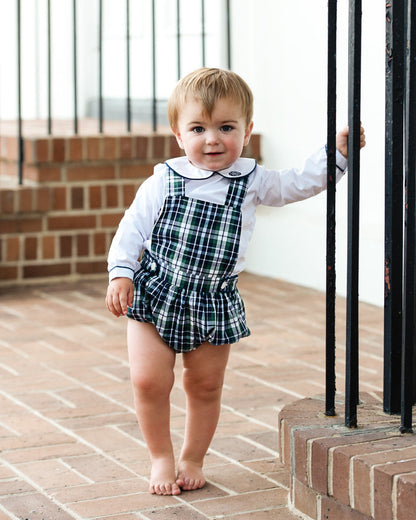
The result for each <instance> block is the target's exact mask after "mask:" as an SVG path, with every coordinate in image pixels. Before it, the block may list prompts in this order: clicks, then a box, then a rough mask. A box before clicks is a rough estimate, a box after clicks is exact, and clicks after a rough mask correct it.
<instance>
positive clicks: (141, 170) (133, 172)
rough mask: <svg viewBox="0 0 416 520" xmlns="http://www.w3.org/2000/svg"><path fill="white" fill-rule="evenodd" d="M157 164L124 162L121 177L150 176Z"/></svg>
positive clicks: (138, 177) (139, 177)
mask: <svg viewBox="0 0 416 520" xmlns="http://www.w3.org/2000/svg"><path fill="white" fill-rule="evenodd" d="M154 167H155V165H154V164H153V163H152V164H122V165H121V167H120V177H121V178H122V179H141V178H143V177H149V176H150V175H152V173H153V168H154Z"/></svg>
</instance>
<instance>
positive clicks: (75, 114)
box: [72, 0, 78, 135]
mask: <svg viewBox="0 0 416 520" xmlns="http://www.w3.org/2000/svg"><path fill="white" fill-rule="evenodd" d="M72 17H73V53H74V59H73V74H74V134H75V135H76V134H78V74H77V0H73V2H72Z"/></svg>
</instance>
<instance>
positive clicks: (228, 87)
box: [168, 67, 253, 130]
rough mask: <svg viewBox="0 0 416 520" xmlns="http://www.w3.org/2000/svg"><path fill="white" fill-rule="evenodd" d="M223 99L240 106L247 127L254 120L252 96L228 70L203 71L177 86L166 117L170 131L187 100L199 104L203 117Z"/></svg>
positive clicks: (187, 77)
mask: <svg viewBox="0 0 416 520" xmlns="http://www.w3.org/2000/svg"><path fill="white" fill-rule="evenodd" d="M224 98H226V99H230V100H232V101H234V102H236V103H237V104H238V105H240V107H241V111H242V113H243V116H244V117H245V120H246V126H247V127H249V125H250V124H251V120H252V117H253V94H252V92H251V90H250V87H249V86H248V85H247V83H246V82H245V81H244V80H243V79H242V78H241V77H240V76H239V75H238V74H236V73H235V72H231V71H230V70H223V69H216V68H206V67H203V68H201V69H197V70H195V71H194V72H191V73H190V74H188V75H187V76H185V77H184V78H182V79H181V80H180V81H179V82H178V83H177V85H176V87H175V88H174V90H173V92H172V94H171V96H170V98H169V101H168V117H169V124H170V126H171V128H172V129H173V130H176V128H177V124H178V117H179V111H180V110H181V108H182V107H183V105H184V104H185V103H186V101H187V100H189V99H196V100H198V101H200V102H201V103H202V106H203V109H204V111H205V112H206V114H207V115H208V116H211V114H212V112H213V110H214V107H215V104H216V103H217V102H218V100H220V99H224Z"/></svg>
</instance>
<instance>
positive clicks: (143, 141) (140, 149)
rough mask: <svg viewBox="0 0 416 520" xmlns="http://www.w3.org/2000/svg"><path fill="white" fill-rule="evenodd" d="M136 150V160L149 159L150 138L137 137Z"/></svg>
mask: <svg viewBox="0 0 416 520" xmlns="http://www.w3.org/2000/svg"><path fill="white" fill-rule="evenodd" d="M135 144H136V149H135V153H134V157H135V158H136V159H147V153H148V147H149V138H148V137H143V136H139V137H136V143H135Z"/></svg>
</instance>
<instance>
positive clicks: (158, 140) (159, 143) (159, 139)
mask: <svg viewBox="0 0 416 520" xmlns="http://www.w3.org/2000/svg"><path fill="white" fill-rule="evenodd" d="M165 143H166V138H165V136H164V135H154V136H153V137H152V151H153V153H152V157H153V158H160V159H165V158H166V157H165V155H166V152H165Z"/></svg>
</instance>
